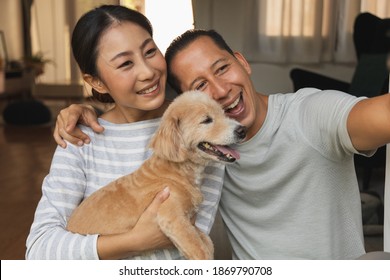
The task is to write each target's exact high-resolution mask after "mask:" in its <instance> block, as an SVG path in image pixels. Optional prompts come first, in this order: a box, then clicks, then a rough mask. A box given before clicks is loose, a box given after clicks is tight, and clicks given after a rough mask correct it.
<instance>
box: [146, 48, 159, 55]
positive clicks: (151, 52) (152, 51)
mask: <svg viewBox="0 0 390 280" xmlns="http://www.w3.org/2000/svg"><path fill="white" fill-rule="evenodd" d="M156 52H157V48H152V49H149V50H147V51H146V56H152V55H154V54H155V53H156Z"/></svg>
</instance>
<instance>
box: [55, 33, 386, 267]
mask: <svg viewBox="0 0 390 280" xmlns="http://www.w3.org/2000/svg"><path fill="white" fill-rule="evenodd" d="M166 60H167V65H168V74H169V83H170V84H171V85H172V87H173V88H174V89H176V90H177V91H178V92H182V91H186V90H193V89H197V90H201V91H204V92H206V93H207V94H209V95H210V96H212V97H213V98H214V99H215V100H217V101H218V102H219V103H220V104H221V105H222V107H223V108H224V109H225V112H226V114H227V115H228V116H229V117H232V118H234V119H236V120H238V121H239V122H241V124H243V125H245V126H246V127H247V129H248V136H247V138H246V139H245V142H244V143H242V144H240V145H237V147H236V148H237V149H238V151H239V152H240V154H241V158H240V160H239V161H238V162H237V163H235V164H233V165H227V166H226V171H225V181H224V189H223V191H222V196H221V201H220V211H221V215H222V218H223V220H224V223H225V224H226V226H227V230H228V235H229V239H230V241H231V243H232V248H233V257H234V258H237V259H354V258H358V257H359V256H361V255H363V254H364V253H365V251H364V238H363V233H362V218H361V206H360V196H359V189H358V184H357V179H356V175H355V170H354V164H353V155H354V154H355V153H360V154H365V155H371V154H372V153H373V152H374V151H375V149H376V148H378V147H379V146H382V145H384V144H386V143H388V142H389V141H390V95H388V94H386V95H383V96H379V97H375V98H371V99H365V98H356V97H354V96H351V95H348V94H345V93H342V92H338V91H333V90H328V91H320V90H317V89H302V90H300V91H298V92H296V93H291V94H275V95H270V96H267V95H264V94H261V93H257V92H256V90H255V88H254V85H253V83H252V81H251V78H250V75H251V68H250V65H249V63H248V62H247V61H246V60H245V58H244V57H243V55H242V54H240V53H238V52H233V51H232V50H231V49H230V48H229V47H228V46H227V45H226V43H225V42H224V40H223V39H222V37H220V35H219V34H218V33H216V32H215V31H204V30H193V31H188V32H186V33H184V34H183V35H182V36H180V37H179V38H177V39H176V40H175V41H174V42H173V43H172V44H171V46H170V47H169V48H168V50H167V53H166ZM78 111H82V112H83V114H85V112H86V111H87V110H80V109H79V108H78V109H77V110H74V112H78ZM70 115H71V116H72V117H71V118H73V119H74V118H75V116H76V115H77V113H71V114H70ZM77 118H78V115H77ZM84 119H86V118H84ZM87 122H89V123H91V121H87ZM59 126H60V128H58V127H57V128H56V131H63V126H61V125H59ZM55 134H56V137H57V138H58V139H59V138H60V136H59V134H58V133H57V132H56V133H55ZM75 135H76V138H78V140H79V141H85V138H83V137H84V136H80V135H79V134H77V133H75ZM63 136H64V137H65V136H66V133H65V134H63ZM80 139H82V140H80ZM71 140H73V142H76V141H75V139H71ZM57 142H60V140H57Z"/></svg>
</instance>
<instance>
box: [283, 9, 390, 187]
mask: <svg viewBox="0 0 390 280" xmlns="http://www.w3.org/2000/svg"><path fill="white" fill-rule="evenodd" d="M353 41H354V45H355V50H356V56H357V66H356V69H355V71H354V75H353V78H352V81H351V82H350V83H347V82H344V81H341V80H337V79H333V78H331V77H327V76H325V75H321V74H317V73H314V72H311V71H308V70H305V69H300V68H293V69H292V70H291V72H290V78H291V80H292V82H293V86H294V90H295V91H297V90H298V89H300V88H303V87H315V88H319V89H336V90H341V91H344V92H348V93H350V94H352V95H355V96H367V97H373V96H377V95H380V94H383V93H387V92H388V84H389V77H388V69H387V65H386V61H387V55H388V53H389V51H390V19H380V18H378V17H376V16H375V15H372V14H370V13H361V14H359V15H358V16H357V17H356V19H355V22H354V31H353ZM385 160H386V147H385V146H384V147H381V148H379V149H378V151H377V152H376V153H375V155H374V156H372V157H370V158H367V157H364V156H360V155H356V156H355V166H356V167H357V168H361V169H362V170H363V186H362V189H363V190H367V189H369V187H370V180H371V176H372V172H373V169H374V168H384V167H385Z"/></svg>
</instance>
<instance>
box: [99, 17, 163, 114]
mask: <svg viewBox="0 0 390 280" xmlns="http://www.w3.org/2000/svg"><path fill="white" fill-rule="evenodd" d="M96 64H97V68H98V71H99V78H100V84H101V85H102V88H101V89H100V90H98V91H99V92H101V93H107V92H108V93H109V94H110V95H111V97H112V98H113V99H114V100H115V103H116V106H119V107H121V108H124V109H125V110H127V111H129V110H130V111H131V110H134V109H136V110H143V111H150V110H154V109H157V108H159V107H160V106H161V105H162V103H163V101H164V99H165V86H166V78H167V77H166V76H167V74H166V72H167V69H166V68H167V67H166V63H165V59H164V57H163V55H162V54H161V52H160V50H159V49H158V48H157V46H156V44H155V43H154V41H153V39H152V37H151V36H150V34H149V33H148V32H147V31H146V30H145V29H143V28H142V27H140V26H139V25H137V24H135V23H131V22H123V23H119V24H117V23H115V24H114V25H113V26H111V27H110V28H109V29H107V30H106V31H105V33H103V35H102V36H101V38H100V42H99V45H98V56H97V62H96Z"/></svg>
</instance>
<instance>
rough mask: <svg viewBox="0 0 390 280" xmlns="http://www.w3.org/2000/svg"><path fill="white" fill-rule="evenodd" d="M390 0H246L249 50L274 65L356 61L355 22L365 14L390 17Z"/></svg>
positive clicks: (250, 54) (248, 53)
mask: <svg viewBox="0 0 390 280" xmlns="http://www.w3.org/2000/svg"><path fill="white" fill-rule="evenodd" d="M389 2H390V1H387V0H343V1H341V0H247V1H245V5H246V7H245V9H246V10H247V11H248V17H247V18H246V21H245V23H244V26H245V28H244V30H245V32H244V48H243V50H244V53H245V56H246V57H247V58H248V60H249V61H254V62H272V63H319V62H328V61H334V62H343V63H348V62H354V61H356V55H355V53H354V46H353V40H352V32H353V23H354V20H355V18H356V16H357V15H358V14H359V13H361V12H365V11H367V12H370V13H373V14H375V15H377V16H379V17H382V18H384V17H390V3H389Z"/></svg>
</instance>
